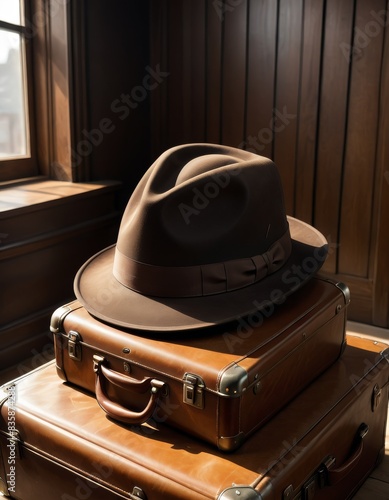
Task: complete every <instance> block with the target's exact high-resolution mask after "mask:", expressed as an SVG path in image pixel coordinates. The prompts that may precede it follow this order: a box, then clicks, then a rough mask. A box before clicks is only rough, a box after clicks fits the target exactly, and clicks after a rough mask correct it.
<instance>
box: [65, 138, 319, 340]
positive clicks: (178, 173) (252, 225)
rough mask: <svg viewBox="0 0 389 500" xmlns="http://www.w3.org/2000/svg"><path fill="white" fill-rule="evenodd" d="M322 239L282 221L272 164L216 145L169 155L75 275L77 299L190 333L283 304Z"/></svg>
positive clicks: (104, 315) (312, 267) (302, 279)
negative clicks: (111, 236)
mask: <svg viewBox="0 0 389 500" xmlns="http://www.w3.org/2000/svg"><path fill="white" fill-rule="evenodd" d="M327 249H328V245H327V241H326V239H325V238H324V236H323V235H322V234H320V233H319V231H317V230H316V229H314V228H313V227H312V226H310V225H308V224H306V223H304V222H302V221H299V220H297V219H294V218H291V217H287V216H286V213H285V207H284V199H283V191H282V186H281V180H280V176H279V173H278V170H277V167H276V166H275V164H274V163H273V162H272V161H271V160H269V159H267V158H264V157H261V156H258V155H255V154H253V153H250V152H247V151H243V150H240V149H235V148H231V147H226V146H221V145H216V144H186V145H182V146H177V147H174V148H172V149H169V150H168V151H166V152H165V153H164V154H162V155H161V156H160V157H159V158H158V159H157V160H156V161H155V162H154V164H153V165H152V166H151V167H150V168H149V170H148V171H147V172H146V173H145V175H144V176H143V178H142V179H141V181H140V182H139V184H138V186H137V187H136V189H135V190H134V192H133V194H132V196H131V198H130V200H129V202H128V204H127V207H126V210H125V212H124V214H123V217H122V221H121V225H120V229H119V234H118V239H117V243H116V245H113V246H111V247H109V248H107V249H105V250H103V251H101V252H99V253H98V254H96V255H94V256H93V257H92V258H91V259H89V260H88V261H87V262H86V263H85V264H84V265H83V266H82V267H81V269H80V270H79V271H78V273H77V275H76V277H75V282H74V290H75V294H76V296H77V298H78V300H79V301H80V302H81V303H82V304H83V305H84V306H85V308H86V309H87V310H88V311H89V312H90V313H91V314H92V315H94V316H96V317H97V318H99V319H101V320H103V321H106V322H108V323H112V324H114V325H117V326H120V327H126V328H137V329H141V330H152V331H159V332H162V331H177V330H190V329H195V328H202V327H207V326H210V325H220V324H223V323H227V322H230V321H233V320H236V319H238V318H241V317H244V316H247V315H249V314H252V313H254V312H255V311H260V310H261V309H262V308H266V307H267V308H268V307H269V304H274V303H282V302H283V301H284V300H285V298H286V297H287V296H288V295H289V294H291V293H292V292H294V291H295V290H297V289H298V288H300V287H301V286H302V285H304V284H305V283H306V282H307V281H308V280H309V278H310V277H311V276H312V275H314V274H315V273H316V272H317V271H318V270H319V269H320V267H321V266H322V264H323V262H324V260H325V258H326V256H327Z"/></svg>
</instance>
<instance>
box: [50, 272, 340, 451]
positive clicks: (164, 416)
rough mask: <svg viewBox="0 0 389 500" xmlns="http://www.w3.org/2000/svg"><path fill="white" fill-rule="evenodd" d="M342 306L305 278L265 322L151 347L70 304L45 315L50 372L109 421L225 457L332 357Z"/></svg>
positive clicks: (153, 341) (333, 290)
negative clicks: (154, 425)
mask: <svg viewBox="0 0 389 500" xmlns="http://www.w3.org/2000/svg"><path fill="white" fill-rule="evenodd" d="M348 302H349V291H348V288H347V287H346V286H345V285H343V284H341V283H338V284H336V283H334V282H332V281H328V280H324V279H319V278H314V279H312V280H311V281H310V282H309V283H308V284H307V285H305V286H304V287H303V288H302V289H301V290H300V291H298V292H296V293H295V294H293V295H292V296H290V297H289V298H288V299H287V301H286V302H285V303H284V304H282V305H280V306H279V307H278V308H277V309H274V307H273V306H271V307H270V306H269V309H268V314H267V315H268V317H267V318H265V317H264V316H262V313H258V316H257V317H256V318H253V317H251V318H246V319H245V320H240V323H239V324H238V325H235V329H230V330H228V331H225V332H223V331H220V330H216V331H212V333H211V332H208V333H204V332H202V333H199V334H197V336H196V335H194V334H193V333H192V334H188V333H187V332H186V333H185V334H182V335H177V334H176V335H174V336H173V335H172V336H171V337H169V336H168V334H166V336H165V337H164V338H163V339H161V337H159V338H155V337H154V338H153V337H152V333H151V332H150V335H149V336H144V335H139V332H134V331H122V330H119V329H117V328H115V327H112V326H109V325H107V324H104V323H102V322H100V321H98V320H96V319H95V318H93V317H92V316H91V315H90V314H89V313H88V312H87V311H86V310H85V309H84V308H83V307H82V306H81V304H80V303H79V302H77V301H75V302H72V303H70V304H68V305H65V306H64V307H61V308H59V309H58V310H56V311H55V312H54V314H53V316H52V321H51V331H52V332H53V333H54V339H55V341H54V343H55V353H56V362H57V370H58V374H59V376H60V377H61V378H62V379H63V380H65V381H68V382H71V383H73V384H76V385H79V386H80V387H82V388H84V389H86V390H89V391H91V392H94V393H95V394H96V397H97V400H98V402H99V404H100V406H101V407H102V408H103V409H104V410H105V411H106V412H107V413H108V414H109V415H110V416H111V417H112V418H114V419H116V420H118V421H121V422H124V423H129V424H139V423H142V422H145V421H147V420H148V419H150V418H151V419H153V420H155V421H157V422H162V421H163V422H165V421H166V423H168V424H170V425H172V426H173V427H175V428H178V429H180V430H182V431H186V432H189V433H191V434H192V435H194V436H195V437H198V438H201V439H204V440H205V441H207V442H209V443H212V444H213V445H216V446H217V447H218V448H219V449H221V450H224V451H232V450H235V449H237V448H238V447H239V446H240V445H241V444H242V442H244V440H245V439H246V438H247V437H248V436H249V435H250V434H251V433H252V432H254V431H255V430H256V429H258V428H259V427H260V426H261V425H263V424H264V423H265V422H266V421H267V420H268V419H269V418H270V417H271V416H272V415H274V414H275V413H276V412H277V411H279V410H280V409H281V408H282V407H283V406H284V405H285V404H286V403H287V402H288V401H290V400H291V399H292V398H293V397H294V396H295V395H296V394H298V393H299V392H300V391H301V390H302V389H303V388H304V387H305V386H306V385H307V384H308V383H310V382H311V381H312V380H313V379H314V378H315V377H317V376H318V375H319V374H320V373H322V372H323V371H324V370H325V369H326V368H328V367H329V366H330V365H331V364H332V363H333V362H334V361H335V360H336V359H337V358H338V357H339V356H340V354H341V353H342V350H343V348H344V342H345V324H346V309H347V307H346V306H347V305H348ZM255 325H258V326H255Z"/></svg>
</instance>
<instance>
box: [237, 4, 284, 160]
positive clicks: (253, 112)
mask: <svg viewBox="0 0 389 500" xmlns="http://www.w3.org/2000/svg"><path fill="white" fill-rule="evenodd" d="M277 13H278V12H277V2H275V1H274V0H260V1H257V0H250V3H249V31H248V55H247V57H248V72H247V112H246V131H245V139H244V142H243V143H242V147H243V148H244V149H247V150H249V151H252V152H253V153H256V154H259V155H262V156H266V157H268V158H270V157H271V156H272V142H273V130H272V128H273V126H272V118H273V102H274V88H275V64H276V37H277Z"/></svg>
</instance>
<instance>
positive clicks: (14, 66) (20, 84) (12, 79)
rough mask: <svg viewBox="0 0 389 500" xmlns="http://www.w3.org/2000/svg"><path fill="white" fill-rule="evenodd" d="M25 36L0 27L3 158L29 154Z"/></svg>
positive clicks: (0, 154)
mask: <svg viewBox="0 0 389 500" xmlns="http://www.w3.org/2000/svg"><path fill="white" fill-rule="evenodd" d="M22 47H23V45H22V40H21V37H20V35H18V34H17V33H11V32H10V31H5V30H0V158H4V157H13V156H25V155H26V154H27V127H26V122H27V120H26V117H27V109H26V104H25V85H24V71H23V66H24V65H23V61H24V58H23V54H22Z"/></svg>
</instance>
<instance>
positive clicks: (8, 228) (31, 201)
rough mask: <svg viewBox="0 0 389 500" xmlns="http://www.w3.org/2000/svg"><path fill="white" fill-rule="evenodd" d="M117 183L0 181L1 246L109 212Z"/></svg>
mask: <svg viewBox="0 0 389 500" xmlns="http://www.w3.org/2000/svg"><path fill="white" fill-rule="evenodd" d="M119 187H120V183H119V182H116V181H102V182H90V183H72V182H67V181H56V180H50V179H47V178H44V177H38V178H31V179H24V180H23V181H16V182H7V183H1V184H0V247H2V249H3V250H4V246H9V245H13V244H15V243H18V242H21V241H24V242H25V241H26V240H28V239H29V238H35V237H37V236H38V235H40V234H42V233H47V232H51V231H57V230H59V229H64V228H66V227H69V226H73V225H75V224H80V223H82V222H87V221H88V220H89V219H95V218H96V217H103V216H105V215H107V214H108V213H112V207H113V204H114V202H113V197H114V195H115V193H116V192H117V191H118V189H119Z"/></svg>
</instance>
